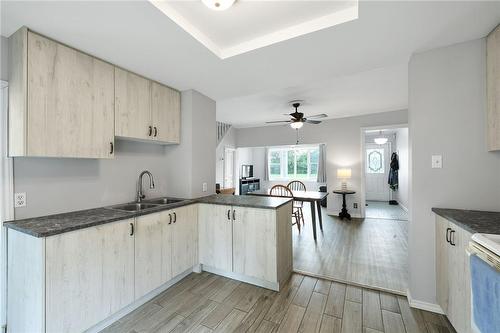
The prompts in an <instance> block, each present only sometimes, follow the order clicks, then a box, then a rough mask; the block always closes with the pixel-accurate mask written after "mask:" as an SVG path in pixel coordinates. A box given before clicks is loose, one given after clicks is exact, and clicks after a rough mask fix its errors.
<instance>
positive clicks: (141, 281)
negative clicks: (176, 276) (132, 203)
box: [134, 212, 172, 299]
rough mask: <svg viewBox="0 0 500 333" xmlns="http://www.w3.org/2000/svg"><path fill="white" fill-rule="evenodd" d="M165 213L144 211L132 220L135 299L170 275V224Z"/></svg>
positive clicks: (170, 276) (154, 287) (164, 280)
mask: <svg viewBox="0 0 500 333" xmlns="http://www.w3.org/2000/svg"><path fill="white" fill-rule="evenodd" d="M168 222H169V220H168V214H167V213H166V212H160V213H155V214H149V215H143V216H139V217H137V218H136V221H135V230H134V234H135V277H136V278H135V299H138V298H140V297H142V296H144V295H146V294H147V293H149V292H150V291H152V290H154V289H156V288H158V287H159V286H161V285H162V284H164V283H165V282H167V281H168V280H170V279H171V278H172V263H171V256H172V253H171V251H170V249H171V243H172V237H171V232H172V228H171V227H170V225H169V224H168Z"/></svg>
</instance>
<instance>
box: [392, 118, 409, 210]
mask: <svg viewBox="0 0 500 333" xmlns="http://www.w3.org/2000/svg"><path fill="white" fill-rule="evenodd" d="M395 151H396V152H397V153H398V161H399V173H398V176H399V188H398V190H397V191H396V192H395V200H397V201H398V203H399V204H400V205H401V206H403V208H404V209H406V210H408V176H409V174H408V173H409V167H408V162H409V159H408V128H398V129H397V130H396V149H395Z"/></svg>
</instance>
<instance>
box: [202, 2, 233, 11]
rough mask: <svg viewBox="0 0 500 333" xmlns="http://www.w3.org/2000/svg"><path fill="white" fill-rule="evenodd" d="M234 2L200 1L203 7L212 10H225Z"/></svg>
mask: <svg viewBox="0 0 500 333" xmlns="http://www.w3.org/2000/svg"><path fill="white" fill-rule="evenodd" d="M234 1H235V0H201V2H203V4H204V5H205V6H207V7H208V8H210V9H213V10H219V11H221V10H226V9H228V8H229V7H231V6H232V5H233V4H234Z"/></svg>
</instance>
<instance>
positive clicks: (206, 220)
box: [198, 204, 233, 272]
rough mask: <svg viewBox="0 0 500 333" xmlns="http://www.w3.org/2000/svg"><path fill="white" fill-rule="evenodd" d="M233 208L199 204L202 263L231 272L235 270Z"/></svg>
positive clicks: (200, 254)
mask: <svg viewBox="0 0 500 333" xmlns="http://www.w3.org/2000/svg"><path fill="white" fill-rule="evenodd" d="M231 210H232V208H231V206H226V205H209V204H199V206H198V230H199V236H198V239H199V258H200V263H201V264H203V265H207V266H210V267H213V268H216V269H220V270H223V271H228V272H231V271H232V269H233V224H232V218H231Z"/></svg>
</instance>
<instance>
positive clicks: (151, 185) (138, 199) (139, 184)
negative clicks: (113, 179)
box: [135, 170, 155, 202]
mask: <svg viewBox="0 0 500 333" xmlns="http://www.w3.org/2000/svg"><path fill="white" fill-rule="evenodd" d="M144 174H146V175H148V177H149V188H150V189H153V188H155V181H154V179H153V175H152V174H151V172H149V171H148V170H144V171H143V172H141V174H140V175H139V179H138V180H137V196H136V198H135V201H136V202H141V201H142V199H144V198H145V197H146V196H145V195H144V194H143V193H142V176H144Z"/></svg>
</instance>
